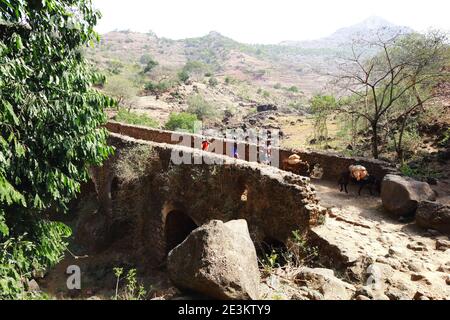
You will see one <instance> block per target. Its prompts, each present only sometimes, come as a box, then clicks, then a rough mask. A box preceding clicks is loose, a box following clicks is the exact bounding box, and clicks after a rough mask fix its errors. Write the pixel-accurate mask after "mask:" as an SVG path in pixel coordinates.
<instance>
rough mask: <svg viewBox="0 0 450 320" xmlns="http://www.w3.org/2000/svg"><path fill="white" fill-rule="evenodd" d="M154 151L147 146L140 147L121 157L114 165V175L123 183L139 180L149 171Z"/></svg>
mask: <svg viewBox="0 0 450 320" xmlns="http://www.w3.org/2000/svg"><path fill="white" fill-rule="evenodd" d="M153 157H154V153H153V149H152V148H151V147H150V146H147V145H139V146H136V147H133V148H131V149H130V150H128V152H126V153H123V154H121V155H120V157H119V159H117V162H116V164H115V165H114V173H115V175H116V176H117V177H118V178H119V181H120V182H121V183H130V182H133V181H137V180H139V179H140V178H141V177H143V176H144V175H145V173H146V172H147V171H148V169H149V165H150V163H151V161H150V160H151V158H153Z"/></svg>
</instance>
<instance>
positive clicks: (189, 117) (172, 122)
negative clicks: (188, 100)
mask: <svg viewBox="0 0 450 320" xmlns="http://www.w3.org/2000/svg"><path fill="white" fill-rule="evenodd" d="M197 122H198V119H197V116H196V115H195V114H192V113H187V112H181V113H171V114H170V116H169V120H168V121H167V122H166V125H165V128H166V129H167V130H172V131H177V130H186V131H188V132H191V133H195V131H196V130H195V129H196V124H197Z"/></svg>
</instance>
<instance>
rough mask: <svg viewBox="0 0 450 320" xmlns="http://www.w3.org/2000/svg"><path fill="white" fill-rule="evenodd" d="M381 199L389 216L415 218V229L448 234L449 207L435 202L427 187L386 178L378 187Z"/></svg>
mask: <svg viewBox="0 0 450 320" xmlns="http://www.w3.org/2000/svg"><path fill="white" fill-rule="evenodd" d="M381 199H382V201H383V207H384V209H385V210H386V211H387V212H388V213H389V214H391V215H392V216H394V217H405V216H406V217H407V216H414V215H415V219H416V223H417V225H419V226H421V227H423V228H426V229H434V230H438V231H440V232H443V233H448V234H450V206H448V205H444V204H441V203H439V202H436V193H435V192H434V191H433V190H432V189H431V187H430V185H429V184H428V183H426V182H422V181H417V180H414V179H412V178H409V177H402V176H398V175H393V174H388V175H386V176H385V177H384V179H383V182H382V185H381Z"/></svg>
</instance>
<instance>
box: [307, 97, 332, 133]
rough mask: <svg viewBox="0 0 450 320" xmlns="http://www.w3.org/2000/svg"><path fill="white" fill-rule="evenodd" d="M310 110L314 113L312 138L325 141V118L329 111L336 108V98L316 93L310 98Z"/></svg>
mask: <svg viewBox="0 0 450 320" xmlns="http://www.w3.org/2000/svg"><path fill="white" fill-rule="evenodd" d="M310 104H311V112H312V113H313V114H314V139H315V140H316V141H327V139H328V126H327V120H328V117H329V115H330V114H331V112H333V110H334V109H335V108H336V99H335V98H334V97H333V96H327V95H316V96H314V97H312V98H311V100H310Z"/></svg>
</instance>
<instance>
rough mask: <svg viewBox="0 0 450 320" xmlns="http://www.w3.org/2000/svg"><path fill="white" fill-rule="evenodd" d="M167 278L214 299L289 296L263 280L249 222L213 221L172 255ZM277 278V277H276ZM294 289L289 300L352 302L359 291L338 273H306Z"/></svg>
mask: <svg viewBox="0 0 450 320" xmlns="http://www.w3.org/2000/svg"><path fill="white" fill-rule="evenodd" d="M167 270H168V275H169V277H170V279H171V281H172V283H173V284H174V285H175V286H177V287H178V288H179V289H181V290H183V291H185V292H187V293H191V294H200V295H201V296H203V297H206V298H214V299H226V300H229V299H264V298H268V299H272V298H273V297H274V290H278V289H279V290H280V291H283V292H285V293H288V292H289V289H286V288H281V287H280V288H274V286H276V287H278V285H277V284H272V285H270V284H268V283H269V282H270V281H271V279H273V278H270V277H269V279H266V281H262V280H261V275H260V271H259V268H258V258H257V254H256V250H255V246H254V244H253V242H252V240H251V238H250V234H249V231H248V227H247V222H246V221H245V220H232V221H229V222H226V223H224V222H222V221H220V220H212V221H210V222H208V223H206V224H204V225H202V226H200V227H199V228H197V229H195V230H194V231H192V233H191V234H190V235H189V236H188V237H187V238H186V239H185V240H184V241H183V242H182V243H181V244H179V245H178V246H177V247H175V248H174V249H172V251H170V252H169V255H168V258H167ZM275 277H276V276H275ZM291 282H292V283H291V290H292V284H294V285H295V289H294V290H293V291H292V292H291V293H290V294H289V295H288V296H287V297H285V298H290V299H296V300H324V299H326V300H348V299H352V298H353V297H354V295H355V292H356V288H355V287H354V286H353V285H352V284H350V283H347V282H344V281H342V280H340V279H338V278H337V277H336V276H335V274H334V271H333V270H331V269H324V268H308V267H302V268H299V269H298V270H297V271H296V274H295V275H294V276H293V278H292V280H291Z"/></svg>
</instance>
